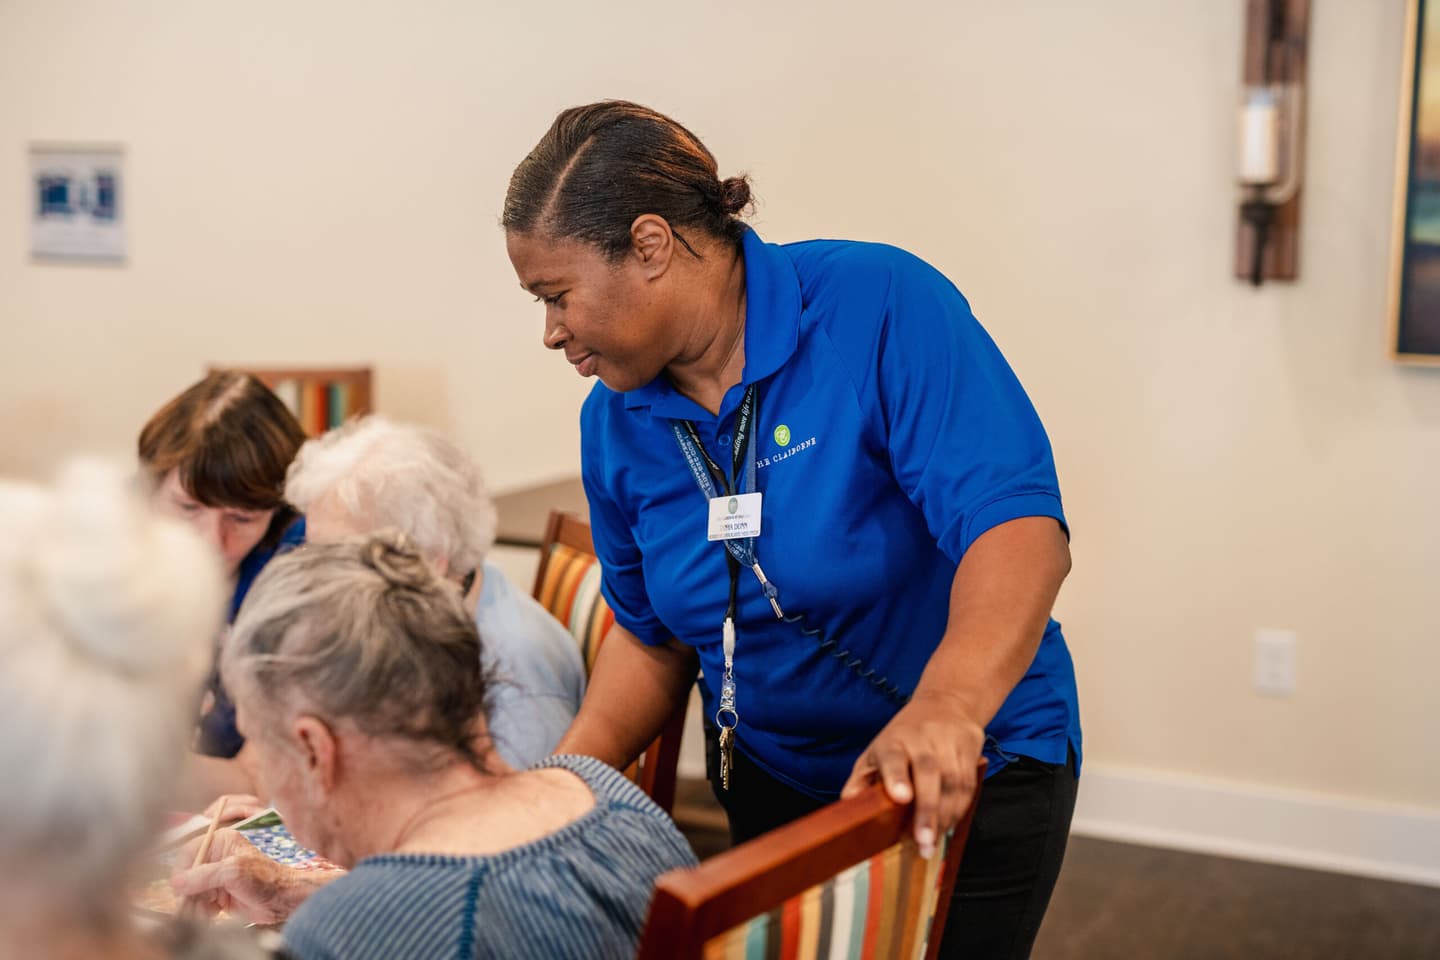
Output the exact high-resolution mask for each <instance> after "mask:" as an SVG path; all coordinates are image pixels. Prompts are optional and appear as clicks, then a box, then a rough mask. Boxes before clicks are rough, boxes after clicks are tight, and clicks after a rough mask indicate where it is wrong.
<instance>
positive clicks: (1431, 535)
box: [0, 0, 1440, 808]
mask: <svg viewBox="0 0 1440 960" xmlns="http://www.w3.org/2000/svg"><path fill="white" fill-rule="evenodd" d="M885 6H886V5H876V4H869V3H867V4H863V5H861V4H855V5H848V6H840V5H835V4H826V5H822V4H803V5H802V4H799V3H794V4H782V3H773V2H769V3H759V2H754V3H752V2H732V3H730V4H726V5H723V7H714V6H713V5H691V4H671V5H668V6H665V7H653V6H651V7H647V6H641V5H624V6H622V5H619V4H594V3H581V2H562V3H550V4H519V3H513V4H506V5H504V6H503V8H499V9H496V7H498V5H493V4H480V3H473V2H468V0H467V2H459V0H456V2H435V0H430V2H417V3H407V4H400V3H378V2H359V0H343V2H342V0H327V2H318V0H312V2H306V3H291V2H277V0H263V2H255V3H249V4H241V5H236V4H222V3H219V2H211V0H205V2H179V0H172V2H161V0H148V2H143V0H133V2H129V3H126V4H116V3H99V2H90V3H81V2H74V0H71V2H60V0H0V225H3V226H0V325H3V326H0V333H3V340H0V347H3V352H0V438H3V443H0V472H18V473H27V474H28V473H35V472H37V471H40V470H42V469H44V467H45V465H46V464H47V463H49V462H50V461H52V460H53V459H54V458H55V457H56V456H58V455H60V454H61V453H63V452H64V451H66V450H69V449H72V448H77V447H88V448H99V449H104V450H113V451H117V452H123V451H124V450H126V449H127V448H128V446H129V444H130V442H131V439H132V436H133V434H134V432H135V429H136V427H137V426H138V424H139V423H140V422H141V420H142V419H143V418H144V416H145V415H146V414H147V413H148V412H149V411H150V410H151V409H152V408H154V407H155V406H156V405H157V404H158V403H159V402H160V401H161V400H163V399H165V398H166V397H167V396H168V395H170V394H171V393H173V392H174V391H175V390H177V389H178V388H180V387H181V386H183V385H184V384H186V383H187V382H188V381H190V380H191V379H193V378H194V377H195V376H196V374H197V372H198V371H199V370H200V369H201V368H202V367H203V365H205V364H206V363H207V362H210V361H224V362H228V363H242V364H243V363H257V364H258V363H277V362H286V363H298V364H303V363H312V362H313V363H335V362H347V363H348V362H370V363H374V364H375V365H376V367H377V370H378V377H379V382H378V390H379V402H380V405H381V407H382V409H384V410H386V411H388V412H390V413H393V414H395V415H397V416H402V417H409V418H414V419H419V420H423V421H426V422H429V423H433V424H436V425H438V426H442V427H445V428H448V429H450V430H453V431H454V432H455V433H456V434H457V435H458V436H459V437H460V438H461V439H462V440H463V441H464V442H465V443H466V444H467V445H468V446H469V447H470V448H471V449H472V450H474V451H475V452H476V453H477V454H479V455H480V456H481V457H482V458H483V459H484V461H485V462H486V464H487V465H488V471H489V475H490V477H491V480H492V482H493V484H494V485H495V486H497V487H506V486H513V485H517V484H521V483H525V482H528V481H532V480H538V479H542V478H548V477H550V476H554V475H559V474H565V473H569V472H572V471H573V470H574V469H575V467H576V446H577V434H576V428H575V419H576V410H577V407H578V405H579V402H580V399H581V397H582V396H583V394H584V389H585V388H584V385H583V384H582V383H581V382H579V381H578V380H577V379H576V378H575V377H574V376H573V374H572V373H571V371H570V370H569V369H568V368H567V367H566V365H565V364H563V363H561V362H559V360H558V358H555V357H551V356H548V355H546V354H545V353H544V351H543V350H542V349H541V348H540V346H539V334H540V322H541V318H540V311H539V309H538V308H537V307H535V306H534V305H533V304H531V303H529V302H528V300H527V299H526V297H525V296H524V295H523V294H522V293H521V292H520V291H519V290H518V289H517V288H516V285H515V281H514V277H513V275H512V274H511V273H510V270H509V267H508V265H507V263H506V261H505V257H504V250H503V243H502V238H501V236H500V233H499V232H498V230H497V229H496V228H495V226H494V224H495V220H496V217H497V215H498V212H499V205H500V200H501V196H502V194H503V191H504V188H505V184H506V180H507V177H508V173H509V170H510V169H511V167H512V166H513V164H514V163H515V162H516V161H517V160H518V159H519V158H520V157H521V156H522V155H523V154H524V152H525V151H526V149H527V148H528V147H529V146H530V145H531V144H532V143H533V142H534V140H535V139H536V138H538V136H539V135H540V133H541V132H542V131H543V129H544V127H545V126H546V124H547V122H548V120H549V118H550V116H551V115H552V114H553V113H554V112H555V111H556V110H557V109H559V108H560V107H562V106H565V105H568V104H570V103H574V102H580V101H584V100H589V99H595V98H598V97H603V96H625V97H631V98H635V99H639V100H643V101H647V102H649V103H651V104H653V105H655V106H657V107H659V108H661V109H664V110H668V111H671V112H673V113H674V114H675V115H677V116H678V117H680V118H681V119H682V120H684V121H685V122H687V123H689V124H690V125H691V126H692V127H693V128H694V129H695V130H696V131H697V132H699V133H700V135H701V136H702V137H704V138H705V139H706V140H707V141H708V143H709V144H710V146H711V147H712V148H713V149H714V151H715V152H716V153H717V155H718V156H719V157H720V158H721V163H722V166H723V168H724V170H725V172H727V173H729V172H733V171H736V170H742V169H743V170H748V171H750V172H751V173H752V174H753V175H754V177H755V187H756V190H757V192H758V194H759V197H760V199H761V205H760V208H759V211H758V214H757V216H756V220H755V222H756V225H757V226H758V228H759V229H760V230H761V231H762V232H763V233H764V234H765V235H767V236H768V237H770V238H772V239H777V240H793V239H800V238H804V237H810V236H842V237H860V238H868V239H881V240H888V241H892V242H895V243H900V244H902V245H905V246H908V247H910V248H911V249H913V250H915V251H916V252H918V253H920V254H922V255H923V256H925V257H927V258H929V259H930V260H932V261H933V262H935V263H936V264H937V265H939V266H940V267H941V268H942V269H944V270H946V271H947V272H948V273H949V274H950V275H951V276H953V277H954V278H955V279H956V281H957V282H958V283H959V284H960V286H961V288H962V289H964V290H965V291H966V292H967V293H968V294H969V295H970V297H971V298H972V301H973V303H974V305H975V307H976V310H977V312H978V313H979V314H980V316H981V318H982V319H983V320H984V321H985V322H986V323H987V324H988V326H989V327H990V329H991V330H992V331H993V332H994V334H995V335H996V337H997V339H998V340H999V341H1000V343H1001V345H1002V347H1003V348H1004V349H1005V350H1006V351H1007V352H1008V354H1009V356H1010V357H1011V359H1012V361H1013V362H1014V364H1015V366H1016V367H1017V369H1018V370H1019V372H1020V374H1021V376H1022V377H1023V379H1024V380H1025V382H1026V383H1027V385H1028V386H1029V388H1030V390H1031V393H1032V395H1033V397H1034V399H1035V401H1036V403H1037V405H1038V406H1039V408H1040V410H1041V413H1042V414H1043V416H1044V417H1045V419H1046V422H1047V423H1048V425H1049V428H1050V431H1051V435H1052V437H1053V439H1054V442H1055V446H1056V452H1057V456H1058V460H1059V464H1060V469H1061V478H1062V482H1063V484H1064V488H1065V492H1066V504H1067V509H1068V511H1069V514H1070V517H1071V521H1072V525H1073V528H1074V537H1075V539H1074V553H1075V560H1076V566H1075V573H1074V575H1073V576H1072V578H1071V580H1070V582H1069V584H1068V585H1067V586H1066V588H1065V592H1064V595H1063V597H1062V602H1061V613H1062V615H1063V617H1064V619H1065V621H1066V624H1067V627H1068V631H1069V634H1070V637H1071V642H1072V644H1073V646H1074V649H1075V654H1076V659H1077V661H1078V663H1079V671H1080V678H1081V683H1082V692H1083V697H1084V707H1083V709H1084V715H1085V721H1086V727H1087V739H1088V744H1089V758H1090V759H1091V760H1092V761H1095V762H1101V763H1114V764H1128V765H1134V766H1138V767H1145V768H1152V769H1164V770H1175V771H1180V772H1185V773H1191V774H1196V775H1199V776H1206V777H1216V778H1228V779H1232V780H1237V781H1248V782H1252V783H1256V784H1269V785H1275V786H1286V787H1294V788H1298V789H1302V790H1312V791H1317V792H1324V793H1337V794H1350V795H1354V796H1357V797H1361V798H1369V799H1373V800H1382V801H1396V802H1401V803H1408V804H1413V805H1418V806H1424V807H1429V808H1440V764H1437V763H1436V762H1435V761H1436V759H1437V750H1436V747H1435V741H1436V735H1437V733H1440V722H1437V720H1436V719H1435V708H1434V707H1433V706H1432V704H1434V702H1435V700H1436V697H1435V696H1434V693H1433V688H1434V686H1435V682H1436V679H1437V678H1440V601H1437V600H1436V598H1435V595H1434V593H1432V590H1433V589H1434V587H1433V584H1434V581H1435V579H1436V578H1435V569H1436V559H1435V552H1436V551H1435V546H1434V545H1435V544H1436V543H1440V504H1437V497H1436V494H1435V492H1436V488H1437V484H1436V476H1437V474H1440V372H1434V371H1419V370H1413V369H1402V368H1399V367H1397V366H1395V365H1393V364H1392V363H1390V362H1389V361H1388V360H1387V359H1385V344H1384V331H1385V317H1384V311H1385V286H1386V263H1387V256H1388V250H1387V247H1388V243H1389V240H1388V224H1389V208H1390V191H1391V184H1392V179H1393V147H1394V131H1395V122H1396V121H1395V112H1396V99H1397V95H1398V90H1399V76H1398V71H1399V52H1400V47H1401V33H1402V22H1403V3H1402V2H1401V0H1384V2H1381V0H1375V2H1365V3H1348V2H1347V3H1320V4H1316V5H1315V7H1316V11H1315V21H1314V31H1313V37H1312V40H1313V48H1312V66H1311V98H1310V106H1311V111H1312V113H1311V127H1310V139H1309V180H1308V182H1307V185H1306V193H1305V211H1304V215H1305V221H1304V233H1303V250H1302V258H1303V263H1302V271H1303V279H1302V281H1301V282H1300V283H1298V284H1296V285H1292V286H1276V287H1270V288H1266V289H1264V290H1261V291H1255V290H1251V289H1249V288H1247V287H1245V286H1243V285H1241V284H1239V283H1236V282H1235V281H1233V280H1232V279H1231V278H1230V262H1231V246H1232V239H1231V231H1232V219H1233V208H1234V202H1233V195H1234V191H1233V188H1232V185H1231V178H1230V170H1231V167H1232V163H1231V157H1232V154H1233V152H1234V131H1233V126H1234V125H1233V122H1232V117H1233V111H1232V107H1233V103H1234V101H1235V96H1236V89H1235V88H1236V84H1237V79H1238V76H1239V60H1240V53H1239V42H1240V15H1241V8H1242V4H1241V2H1240V0H1230V2H1226V3H1221V2H1216V0H1183V2H1182V0H1170V2H1166V3H1155V2H1154V0H1107V2H1103V3H1092V4H1074V3H1062V2H1059V0H1053V2H1048V3H1046V2H1030V3H1024V4H1016V3H1003V4H1002V3H994V2H990V0H983V2H982V0H973V2H939V0H935V2H930V3H925V4H919V5H911V6H913V7H914V8H915V9H917V10H918V12H915V13H900V14H895V13H891V12H885V13H883V14H882V13H881V12H880V11H881V10H882V8H884V7H885ZM721 9H723V10H724V13H723V14H722V13H719V12H717V11H719V10H721ZM786 11H793V12H786ZM47 139H54V140H116V141H121V142H123V143H125V144H126V145H127V147H128V150H129V157H130V184H131V192H130V223H131V248H132V257H131V260H130V262H129V264H128V265H127V266H126V267H124V268H123V269H84V268H78V269H77V268H67V267H55V266H44V267H41V266H35V265H31V264H30V263H28V262H27V260H26V258H25V252H24V246H23V243H24V231H23V227H22V224H23V218H24V209H23V203H24V193H23V182H22V161H23V155H24V153H23V145H24V143H26V142H27V141H30V140H47ZM1258 626H1266V627H1288V628H1293V629H1295V630H1297V631H1298V632H1299V636H1300V679H1299V690H1298V693H1297V695H1296V696H1294V697H1293V698H1289V699H1265V698H1261V697H1259V696H1257V695H1255V694H1254V693H1252V692H1251V690H1250V688H1249V680H1250V657H1251V635H1252V632H1253V630H1254V629H1255V628H1256V627H1258Z"/></svg>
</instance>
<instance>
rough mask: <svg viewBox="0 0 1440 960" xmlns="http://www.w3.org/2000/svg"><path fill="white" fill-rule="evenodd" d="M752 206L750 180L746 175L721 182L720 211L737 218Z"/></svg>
mask: <svg viewBox="0 0 1440 960" xmlns="http://www.w3.org/2000/svg"><path fill="white" fill-rule="evenodd" d="M748 206H750V178H749V177H748V176H746V175H744V174H741V175H740V176H738V177H727V178H726V179H724V180H722V181H720V209H721V210H724V211H725V213H726V215H727V216H731V217H733V216H736V215H737V214H739V213H740V212H741V211H743V210H744V209H745V208H746V207H748Z"/></svg>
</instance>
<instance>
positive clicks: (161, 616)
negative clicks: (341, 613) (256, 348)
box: [0, 462, 257, 958]
mask: <svg viewBox="0 0 1440 960" xmlns="http://www.w3.org/2000/svg"><path fill="white" fill-rule="evenodd" d="M131 487H132V485H131V484H130V483H129V482H128V481H127V479H126V478H125V477H124V476H123V475H122V474H121V472H120V471H118V470H116V469H110V468H107V467H104V466H102V465H99V464H96V463H93V462H77V463H75V464H72V465H71V466H70V467H68V468H67V469H66V470H65V471H64V472H63V474H62V477H61V480H60V482H59V484H58V486H57V487H55V488H53V489H52V488H42V487H35V486H26V485H18V484H10V483H0V770H3V771H4V772H5V776H6V778H7V781H6V786H5V789H4V790H3V791H0V956H4V957H108V958H132V957H133V958H139V957H146V958H155V957H161V956H184V957H192V958H198V957H245V956H254V955H256V953H257V948H256V947H255V946H254V942H253V941H252V940H251V939H250V938H248V937H245V936H243V935H241V938H240V939H239V940H238V942H235V943H229V942H225V941H224V940H223V936H222V938H221V940H219V941H217V940H216V939H215V936H216V935H215V934H213V933H209V932H206V933H204V934H203V935H202V934H199V933H198V932H197V930H196V929H195V928H193V927H192V928H186V927H184V926H183V925H182V927H180V928H177V931H184V932H183V934H182V933H176V935H175V936H170V937H166V938H162V939H159V940H157V938H156V936H154V935H144V934H142V933H140V932H139V931H138V930H137V929H136V927H135V924H134V923H133V921H132V919H131V915H130V911H129V904H128V899H127V893H128V892H129V890H130V889H131V885H132V882H133V881H134V880H135V879H136V873H137V868H138V864H139V861H140V860H141V858H142V856H143V854H144V853H145V851H146V850H147V849H148V848H149V847H150V845H151V844H152V843H153V842H154V840H155V838H156V835H157V833H158V831H159V827H160V825H161V822H162V817H163V814H164V813H165V811H166V809H167V808H168V807H169V806H170V802H171V801H172V800H173V799H174V796H175V795H176V793H177V790H178V784H179V782H180V780H181V778H182V775H183V772H184V762H185V757H186V743H187V741H188V738H189V734H190V732H191V730H192V729H193V727H194V721H195V711H196V709H197V707H198V694H197V691H198V690H199V688H200V685H201V681H202V679H203V678H204V676H205V673H206V670H207V669H208V667H209V662H210V648H209V645H208V643H207V642H206V639H205V638H207V637H210V636H212V635H213V634H214V633H215V631H216V630H217V629H218V628H219V626H220V623H221V619H222V614H223V612H224V594H223V589H224V588H223V586H222V575H221V570H220V565H219V562H218V559H217V558H216V557H215V556H213V554H212V551H210V550H209V549H207V547H206V546H205V544H204V543H203V542H202V541H201V540H200V539H199V537H198V536H196V535H195V534H194V533H192V532H191V531H189V530H187V529H185V528H184V527H183V526H182V525H181V524H180V523H179V522H177V521H171V520H166V519H161V518H159V517H156V516H154V515H152V514H151V512H150V511H149V509H148V507H147V506H146V505H145V504H144V503H142V502H141V501H140V500H138V499H137V498H136V496H135V493H134V491H133V490H132V489H131Z"/></svg>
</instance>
